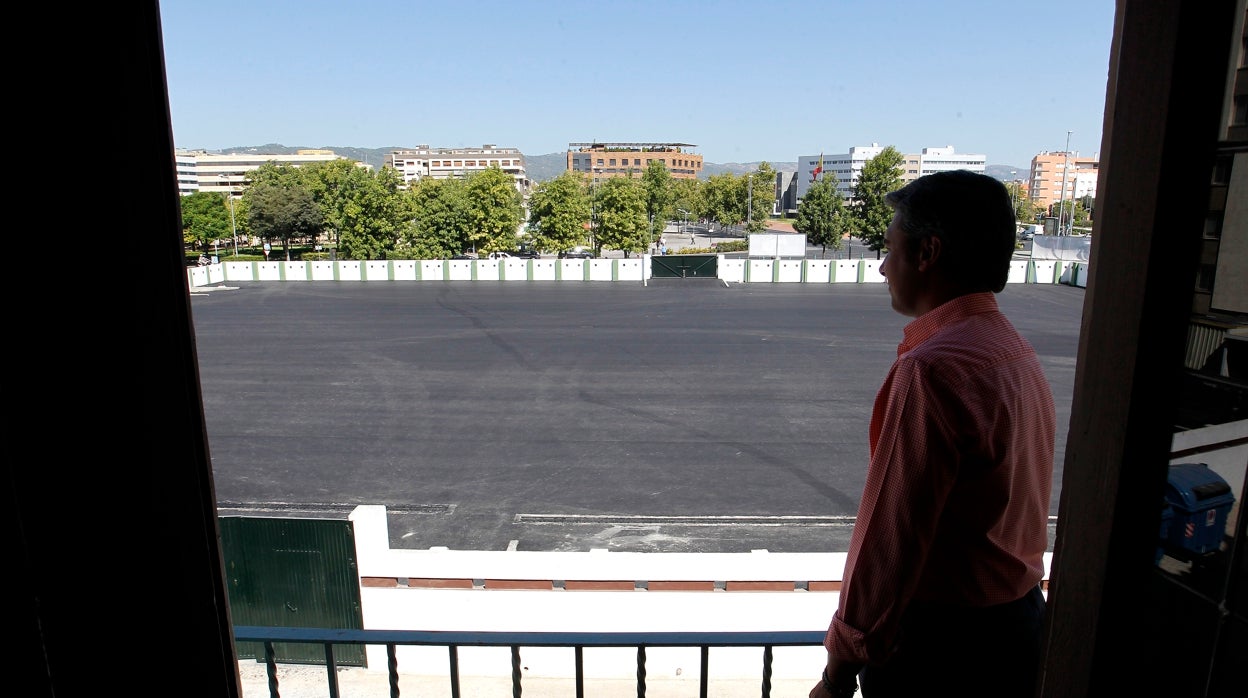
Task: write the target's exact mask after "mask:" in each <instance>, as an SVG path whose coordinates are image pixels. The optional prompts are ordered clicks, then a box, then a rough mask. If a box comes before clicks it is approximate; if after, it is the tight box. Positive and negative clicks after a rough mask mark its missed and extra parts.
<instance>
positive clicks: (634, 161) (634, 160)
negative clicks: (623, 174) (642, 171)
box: [633, 158, 641, 165]
mask: <svg viewBox="0 0 1248 698" xmlns="http://www.w3.org/2000/svg"><path fill="white" fill-rule="evenodd" d="M633 164H634V165H640V164H641V158H633Z"/></svg>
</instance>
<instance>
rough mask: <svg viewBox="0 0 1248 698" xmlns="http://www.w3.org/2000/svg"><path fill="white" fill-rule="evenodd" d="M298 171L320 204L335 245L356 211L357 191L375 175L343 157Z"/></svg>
mask: <svg viewBox="0 0 1248 698" xmlns="http://www.w3.org/2000/svg"><path fill="white" fill-rule="evenodd" d="M301 171H302V173H303V175H304V180H305V182H304V183H305V185H306V186H307V187H308V191H310V192H312V198H313V199H315V200H316V203H317V205H319V206H320V207H321V216H322V217H323V219H324V227H325V232H327V233H328V234H329V240H328V241H327V242H329V243H330V244H331V245H337V243H338V239H339V237H340V235H341V231H342V230H343V229H344V228H347V227H348V226H350V225H351V223H350V222H349V221H351V219H353V218H354V217H355V216H356V215H357V214H358V210H359V205H358V204H359V202H358V201H355V198H356V195H357V194H358V193H360V192H361V191H363V190H365V189H367V188H368V186H369V184H370V183H369V182H368V181H367V180H369V179H372V178H373V177H374V175H373V174H372V172H371V171H369V170H367V169H365V168H363V167H359V166H357V165H356V164H355V163H354V162H351V161H350V160H348V159H346V158H339V159H337V160H332V161H330V162H318V163H312V164H310V165H305V166H304V167H303V168H301ZM357 227H358V226H357Z"/></svg>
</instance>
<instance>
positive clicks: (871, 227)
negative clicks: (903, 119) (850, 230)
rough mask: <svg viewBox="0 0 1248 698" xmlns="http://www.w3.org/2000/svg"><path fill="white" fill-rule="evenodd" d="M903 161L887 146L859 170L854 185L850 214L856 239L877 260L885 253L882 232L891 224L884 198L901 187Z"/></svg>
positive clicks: (890, 209) (891, 214)
mask: <svg viewBox="0 0 1248 698" xmlns="http://www.w3.org/2000/svg"><path fill="white" fill-rule="evenodd" d="M902 161H903V158H902V155H901V153H899V152H897V149H896V148H894V147H893V146H891V145H890V146H888V147H887V148H885V149H884V150H882V151H880V154H879V155H876V156H875V157H873V158H871V159H870V160H868V161H867V162H866V164H865V165H863V166H862V174H860V175H859V176H858V182H857V184H855V185H854V199H855V203H854V206H853V209H852V210H853V214H854V222H855V224H856V225H857V226H858V237H859V238H860V239H862V241H863V242H864V243H866V245H867V247H868V248H869V249H871V250H872V251H874V252H875V256H876V259H879V257H880V251H881V250H883V249H884V232H885V231H886V230H888V224H889V223H891V222H892V220H893V210H892V208H890V207H889V205H888V204H886V203H884V196H885V195H886V194H888V193H889V192H891V191H894V190H896V189H898V188H900V187H901V163H902Z"/></svg>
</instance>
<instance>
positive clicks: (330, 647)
mask: <svg viewBox="0 0 1248 698" xmlns="http://www.w3.org/2000/svg"><path fill="white" fill-rule="evenodd" d="M325 673H326V674H328V679H329V698H338V663H337V662H335V661H334V643H332V642H326V643H325Z"/></svg>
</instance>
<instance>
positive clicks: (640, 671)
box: [637, 645, 646, 698]
mask: <svg viewBox="0 0 1248 698" xmlns="http://www.w3.org/2000/svg"><path fill="white" fill-rule="evenodd" d="M637 698H646V646H645V645H639V646H638V647H637Z"/></svg>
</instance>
